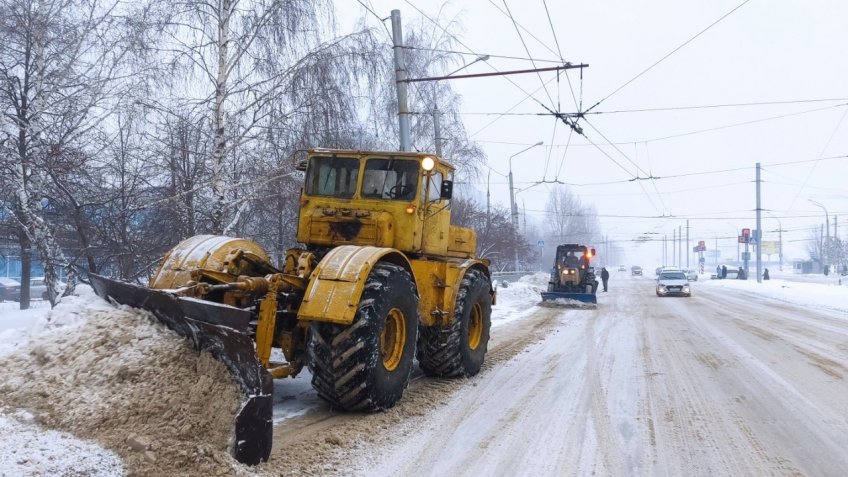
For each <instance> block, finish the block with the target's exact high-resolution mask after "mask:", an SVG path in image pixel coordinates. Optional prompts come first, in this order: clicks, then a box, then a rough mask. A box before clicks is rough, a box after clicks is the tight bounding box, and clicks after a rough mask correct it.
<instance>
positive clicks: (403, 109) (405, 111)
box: [392, 10, 412, 151]
mask: <svg viewBox="0 0 848 477" xmlns="http://www.w3.org/2000/svg"><path fill="white" fill-rule="evenodd" d="M392 44H393V48H394V53H395V86H396V88H397V98H398V126H399V130H400V150H401V151H410V150H412V145H411V142H410V139H409V106H408V105H407V101H406V86H407V78H406V62H405V61H404V58H403V32H402V31H401V27H400V10H392Z"/></svg>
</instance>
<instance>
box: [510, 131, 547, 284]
mask: <svg viewBox="0 0 848 477" xmlns="http://www.w3.org/2000/svg"><path fill="white" fill-rule="evenodd" d="M544 143H545V142H544V141H539V142H537V143H536V144H533V145H532V146H530V147H527V148H524V149H522V150H520V151H518V152H516V153H515V154H513V155H511V156H509V212H510V218H511V220H512V228H513V229H514V230H516V231H517V230H518V207H516V206H515V189H514V188H513V185H512V158H513V157H515V156H517V155H519V154H521V153H523V152H527V151H529V150H530V149H533V148H534V147H536V146H541V145H542V144H544ZM515 271H518V247H516V248H515Z"/></svg>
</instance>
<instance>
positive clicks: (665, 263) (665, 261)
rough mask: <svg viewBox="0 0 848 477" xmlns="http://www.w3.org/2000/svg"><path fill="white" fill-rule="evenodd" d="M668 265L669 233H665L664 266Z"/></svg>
mask: <svg viewBox="0 0 848 477" xmlns="http://www.w3.org/2000/svg"><path fill="white" fill-rule="evenodd" d="M666 265H668V234H663V260H662V266H666Z"/></svg>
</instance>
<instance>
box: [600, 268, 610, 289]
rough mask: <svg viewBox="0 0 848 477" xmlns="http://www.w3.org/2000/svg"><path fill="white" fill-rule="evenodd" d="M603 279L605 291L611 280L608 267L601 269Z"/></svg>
mask: <svg viewBox="0 0 848 477" xmlns="http://www.w3.org/2000/svg"><path fill="white" fill-rule="evenodd" d="M601 281H602V282H604V291H607V282H609V272H608V271H607V269H606V267H604V268H602V269H601Z"/></svg>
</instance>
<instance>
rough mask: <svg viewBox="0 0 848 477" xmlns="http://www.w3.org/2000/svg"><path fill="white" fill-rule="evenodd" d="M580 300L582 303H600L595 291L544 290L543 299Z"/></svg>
mask: <svg viewBox="0 0 848 477" xmlns="http://www.w3.org/2000/svg"><path fill="white" fill-rule="evenodd" d="M557 300H563V301H566V302H567V301H569V300H574V301H579V302H581V303H592V304H596V305H597V304H598V297H597V296H595V294H594V293H566V292H542V301H557Z"/></svg>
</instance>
